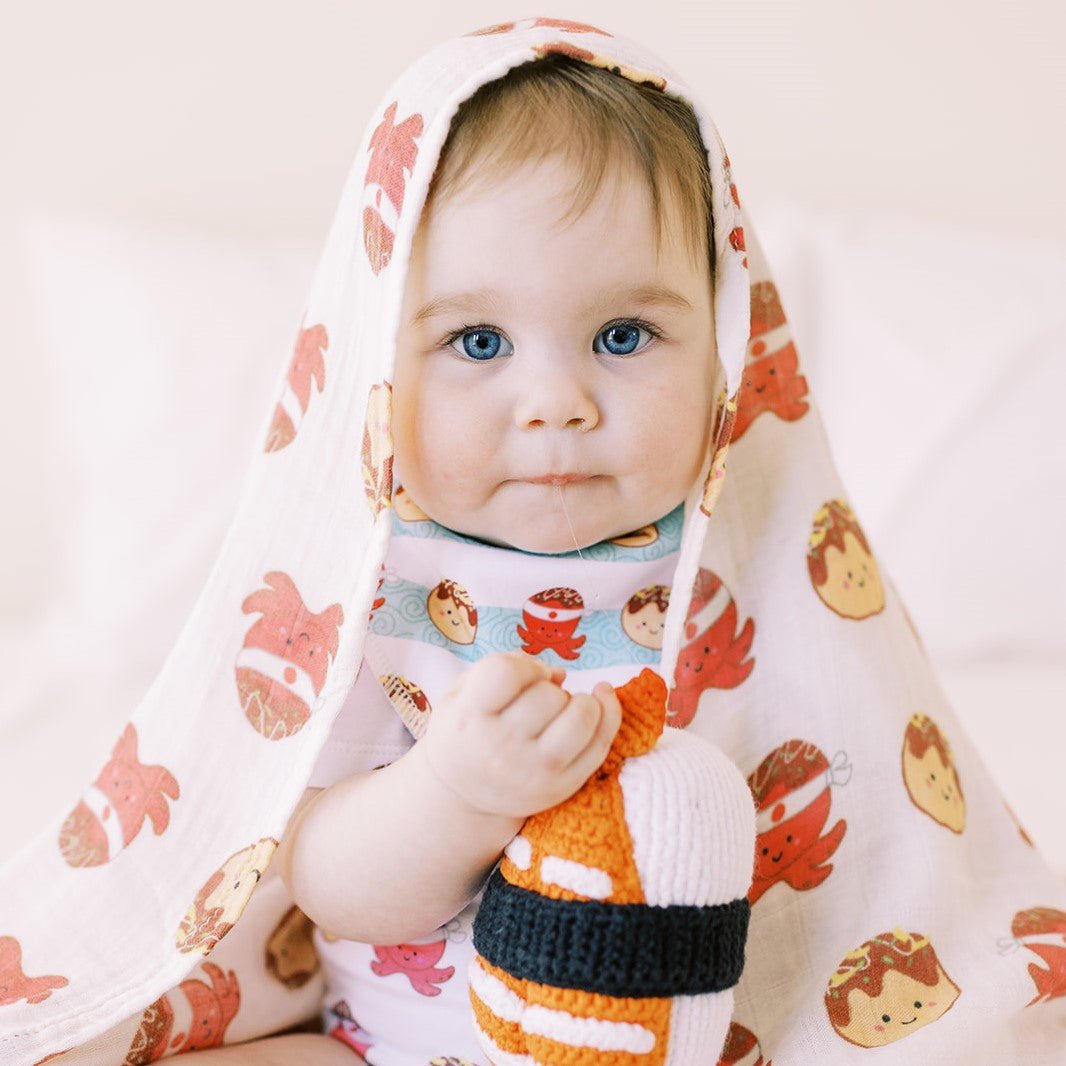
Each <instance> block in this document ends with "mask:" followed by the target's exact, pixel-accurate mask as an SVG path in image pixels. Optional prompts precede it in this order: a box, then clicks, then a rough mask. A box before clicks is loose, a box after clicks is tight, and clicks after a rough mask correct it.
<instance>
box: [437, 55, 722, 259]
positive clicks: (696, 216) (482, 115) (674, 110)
mask: <svg viewBox="0 0 1066 1066" xmlns="http://www.w3.org/2000/svg"><path fill="white" fill-rule="evenodd" d="M556 154H559V155H562V157H563V158H564V160H565V161H566V162H568V163H570V164H572V165H574V166H575V167H576V169H577V171H578V173H579V174H580V175H581V179H580V182H579V184H578V186H577V188H576V190H575V195H574V201H573V204H572V205H571V208H570V209H569V210H568V211H567V212H566V213H565V214H564V216H563V218H562V219H560V221H565V220H566V219H567V218H570V217H571V216H573V217H578V216H580V214H581V213H582V212H584V211H585V210H586V209H587V208H588V207H589V205H590V204H591V203H592V202H593V201H594V199H595V197H596V194H597V192H598V190H599V188H600V185H601V182H602V180H603V176H604V175H605V174H606V173H607V172H608V168H609V165H610V164H612V163H623V164H624V163H628V164H630V165H633V164H635V165H636V166H637V168H638V170H639V171H643V174H644V176H645V178H646V180H647V182H648V187H649V189H650V191H651V197H652V208H653V210H654V212H655V216H656V219H657V221H658V228H657V232H656V251H657V253H658V251H659V249H660V248H661V242H662V236H663V232H664V229H665V225H664V223H665V211H664V207H663V200H662V191H661V190H662V183H663V182H664V181H667V182H669V183H670V184H671V186H672V188H673V189H674V191H675V193H676V196H677V203H678V205H679V209H680V211H681V213H682V218H683V219H684V220H685V221H688V220H695V222H696V224H695V225H684V226H683V227H682V229H683V239H684V242H685V246H686V249H687V251H688V253H689V255H690V256H692V258H693V260H694V261H695V262H697V263H698V262H700V261H701V257H702V256H703V255H704V254H705V251H706V252H707V253H709V254H707V259H706V263H707V267H708V272H709V274H710V276H711V277H712V278H713V276H714V251H713V249H714V219H713V216H712V212H711V209H710V204H711V181H710V174H709V172H708V169H707V154H706V149H705V147H704V144H703V140H702V138H701V136H700V132H699V124H698V122H697V119H696V116H695V114H694V113H693V110H692V108H691V107H690V106H689V105H688V104H687V103H685V102H684V101H683V100H680V99H678V98H677V97H674V96H670V95H668V94H667V93H665V92H662V91H661V90H659V89H656V88H654V87H652V86H650V85H638V84H636V83H635V82H633V81H630V80H629V79H627V78H625V77H622V76H621V75H619V74H615V73H612V72H611V71H608V70H605V69H603V68H602V67H597V66H593V65H592V64H590V63H586V62H584V61H582V60H578V59H574V58H572V57H571V56H567V55H563V54H561V53H558V52H552V53H549V54H548V55H546V56H543V57H538V58H537V59H533V60H530V61H529V62H527V63H522V64H519V65H518V66H516V67H512V68H511V69H510V70H509V71H507V73H506V74H505V75H503V76H502V77H500V78H497V79H495V80H493V81H490V82H486V83H485V84H484V85H482V86H480V87H479V88H478V89H477V91H476V92H474V93H473V94H472V95H471V96H469V97H467V99H465V100H463V101H462V103H461V104H460V105H459V107H458V109H457V111H456V113H455V115H454V117H453V118H452V123H451V127H450V129H449V132H448V137H447V139H446V140H445V142H444V146H443V148H442V149H441V156H440V162H439V163H438V165H437V170H436V172H435V173H434V175H433V180H432V181H431V183H430V187H429V191H428V195H427V200H426V205H427V207H428V206H429V205H430V204H431V203H432V202H433V200H434V199H435V198H438V197H439V198H441V199H444V198H447V197H448V196H451V195H454V194H456V193H458V192H459V191H460V190H461V189H463V188H465V187H466V186H467V185H468V184H470V182H471V179H472V178H473V177H474V176H475V175H481V176H482V177H483V178H484V177H486V176H491V175H492V174H493V173H494V172H496V167H497V166H498V167H499V168H500V171H502V172H503V173H507V172H508V171H509V170H511V169H514V168H516V167H518V166H521V165H523V164H525V163H536V162H539V161H541V160H543V159H545V158H548V157H551V156H553V155H556ZM701 242H705V243H703V245H702V249H703V250H701Z"/></svg>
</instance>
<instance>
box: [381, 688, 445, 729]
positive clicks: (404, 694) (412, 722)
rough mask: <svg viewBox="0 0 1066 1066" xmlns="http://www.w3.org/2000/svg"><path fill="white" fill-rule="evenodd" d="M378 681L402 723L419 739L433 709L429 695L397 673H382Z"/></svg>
mask: <svg viewBox="0 0 1066 1066" xmlns="http://www.w3.org/2000/svg"><path fill="white" fill-rule="evenodd" d="M378 681H379V682H380V684H381V687H382V688H383V689H384V690H385V695H386V696H388V697H389V701H390V702H391V703H392V705H393V707H395V708H396V711H397V713H398V714H399V715H400V719H401V720H402V721H403V724H404V725H405V726H407V728H408V729H409V730H410V732H411V736H413V737H414V738H415V740H420V739H421V738H422V734H423V733H425V731H426V726H427V725H428V724H429V716H430V714H431V713H432V711H433V708H432V706H431V705H430V702H429V697H428V696H427V695H426V694H425V692H424V691H423V690H422V688H421V687H420V686H418V685H416V684H415V683H414V682H413V681H408V680H407V678H406V677H401V676H400V675H399V674H382V675H381V676H380V677H378Z"/></svg>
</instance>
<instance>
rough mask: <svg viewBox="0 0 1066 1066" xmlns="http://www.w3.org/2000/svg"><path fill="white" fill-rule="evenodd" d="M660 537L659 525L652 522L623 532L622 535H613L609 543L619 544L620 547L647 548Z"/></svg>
mask: <svg viewBox="0 0 1066 1066" xmlns="http://www.w3.org/2000/svg"><path fill="white" fill-rule="evenodd" d="M658 539H659V527H658V526H657V525H656V524H655V523H654V522H652V523H651V524H650V525H647V526H641V527H640V529H634V530H633V531H632V532H630V533H623V534H622V535H621V536H620V537H611V539H610V540H609V541H608V543H609V544H617V545H618V547H620V548H646V547H647V546H648V545H649V544H654V543H655V542H656V541H657V540H658Z"/></svg>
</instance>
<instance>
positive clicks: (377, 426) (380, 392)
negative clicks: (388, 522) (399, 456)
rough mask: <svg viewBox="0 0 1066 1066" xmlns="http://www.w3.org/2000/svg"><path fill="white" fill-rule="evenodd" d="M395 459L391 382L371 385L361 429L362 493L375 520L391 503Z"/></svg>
mask: <svg viewBox="0 0 1066 1066" xmlns="http://www.w3.org/2000/svg"><path fill="white" fill-rule="evenodd" d="M394 460H395V455H394V452H393V441H392V382H391V381H386V382H384V383H383V384H380V385H374V386H373V387H372V388H371V390H370V395H369V396H368V397H367V401H366V423H365V424H364V426H363V450H362V456H361V461H362V468H363V489H364V491H365V492H366V500H367V505H368V506H369V507H370V513H371V514H372V515H373V516H374V518H375V519H376V518H377V517H378V515H380V514H381V513H382V512H383V511H384V510H385V509H386V508H388V507H389V506H390V505H391V503H392V475H393V462H394Z"/></svg>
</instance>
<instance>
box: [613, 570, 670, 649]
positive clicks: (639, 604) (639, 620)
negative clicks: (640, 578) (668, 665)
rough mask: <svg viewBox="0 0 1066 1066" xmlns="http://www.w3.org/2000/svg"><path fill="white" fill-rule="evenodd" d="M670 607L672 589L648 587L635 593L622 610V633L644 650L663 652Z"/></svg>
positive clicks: (661, 586) (658, 586) (656, 586)
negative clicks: (667, 611)
mask: <svg viewBox="0 0 1066 1066" xmlns="http://www.w3.org/2000/svg"><path fill="white" fill-rule="evenodd" d="M669 606H670V589H669V588H668V587H667V586H666V585H648V586H647V587H645V588H642V589H640V590H639V591H637V592H634V593H633V595H632V596H630V597H629V600H628V601H627V602H626V605H625V606H624V607H623V608H622V631H623V632H624V633H625V635H626V636H627V637H629V639H630V640H631V641H633V643H634V644H639V645H640V646H641V647H642V648H655V649H659V650H661V649H662V646H663V628H664V627H665V625H666V609H667V608H668V607H669Z"/></svg>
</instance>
